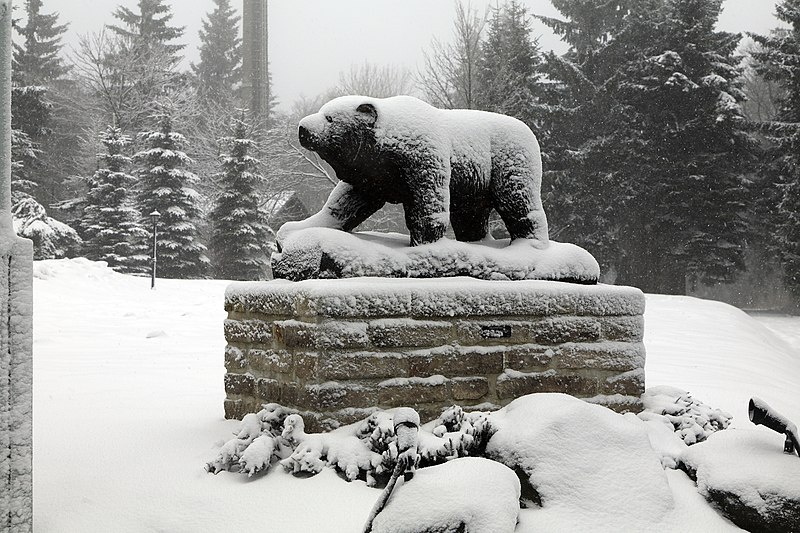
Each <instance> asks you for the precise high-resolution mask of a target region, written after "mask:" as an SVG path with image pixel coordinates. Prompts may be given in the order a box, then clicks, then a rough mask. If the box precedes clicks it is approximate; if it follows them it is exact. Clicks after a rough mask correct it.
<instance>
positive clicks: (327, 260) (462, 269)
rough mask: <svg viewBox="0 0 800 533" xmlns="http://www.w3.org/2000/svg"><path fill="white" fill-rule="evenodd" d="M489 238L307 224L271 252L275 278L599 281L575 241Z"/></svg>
mask: <svg viewBox="0 0 800 533" xmlns="http://www.w3.org/2000/svg"><path fill="white" fill-rule="evenodd" d="M535 244H536V243H535V242H534V241H528V240H525V239H519V240H516V241H514V242H513V243H509V240H508V239H503V240H487V241H481V242H477V243H466V242H458V241H453V240H450V239H442V240H440V241H438V242H436V243H433V244H427V245H422V246H413V247H412V246H409V242H408V236H407V235H400V234H397V233H373V232H364V233H347V232H343V231H339V230H334V229H328V228H307V229H302V230H298V231H295V232H292V233H290V234H289V235H287V236H286V238H285V239H284V242H283V243H282V245H283V247H282V250H281V253H278V254H273V256H272V271H273V275H274V277H276V278H282V279H289V280H292V281H301V280H306V279H320V278H322V279H327V278H353V277H362V276H374V277H383V278H447V277H454V276H470V277H473V278H478V279H487V280H524V279H542V280H555V281H568V282H573V283H585V284H593V283H597V281H598V278H599V276H600V267H599V266H598V264H597V261H596V260H595V259H594V257H592V255H591V254H590V253H589V252H587V251H586V250H584V249H583V248H580V247H579V246H576V245H574V244H566V243H560V242H553V241H551V242H550V243H549V245H548V246H547V247H545V248H538V247H536V246H535Z"/></svg>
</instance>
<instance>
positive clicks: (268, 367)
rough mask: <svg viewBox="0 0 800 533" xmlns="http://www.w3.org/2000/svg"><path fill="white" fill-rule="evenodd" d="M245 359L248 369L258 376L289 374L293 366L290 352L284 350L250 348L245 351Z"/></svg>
mask: <svg viewBox="0 0 800 533" xmlns="http://www.w3.org/2000/svg"><path fill="white" fill-rule="evenodd" d="M246 359H247V365H248V367H249V368H250V371H251V372H254V373H255V374H257V375H260V376H274V375H275V374H290V373H291V372H292V368H293V367H294V361H293V357H292V354H291V352H288V351H286V350H259V349H257V348H251V349H249V350H248V351H247V355H246Z"/></svg>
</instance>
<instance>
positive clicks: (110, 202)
mask: <svg viewBox="0 0 800 533" xmlns="http://www.w3.org/2000/svg"><path fill="white" fill-rule="evenodd" d="M100 142H102V143H103V146H105V148H106V150H107V153H103V154H99V155H98V159H99V162H100V168H99V169H98V170H97V171H96V172H95V173H94V175H93V176H92V177H90V178H87V179H86V182H87V185H88V188H89V190H88V192H87V193H86V201H85V206H84V210H83V217H82V218H81V224H80V225H81V230H82V237H83V242H84V252H85V254H86V257H88V258H89V259H92V260H95V261H105V262H107V263H108V266H109V267H111V268H113V269H115V270H118V271H120V272H145V271H146V270H147V264H148V260H149V258H148V255H147V237H148V235H149V233H148V232H147V230H145V229H144V228H143V227H142V226H141V225H140V224H139V218H140V214H139V212H138V211H137V210H136V209H134V208H133V207H132V206H131V205H130V203H131V199H132V198H131V194H130V189H129V187H130V186H131V185H132V184H133V183H134V181H135V179H134V177H133V176H131V175H130V174H126V173H125V167H127V166H128V165H129V164H130V158H129V157H127V156H125V154H124V151H125V150H126V149H127V147H128V146H129V145H130V143H131V139H130V137H128V136H126V135H123V134H122V132H121V131H120V130H119V129H118V128H114V127H112V126H109V127H108V129H107V130H106V131H105V132H103V133H102V134H101V135H100Z"/></svg>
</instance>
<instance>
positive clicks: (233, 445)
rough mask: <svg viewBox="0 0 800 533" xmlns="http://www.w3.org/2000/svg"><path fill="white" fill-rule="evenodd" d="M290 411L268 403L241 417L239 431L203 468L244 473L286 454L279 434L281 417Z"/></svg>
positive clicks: (267, 464) (264, 467) (280, 432)
mask: <svg viewBox="0 0 800 533" xmlns="http://www.w3.org/2000/svg"><path fill="white" fill-rule="evenodd" d="M293 413H294V411H292V410H290V409H286V408H284V407H281V406H280V405H278V404H276V403H270V404H267V405H265V406H264V408H263V409H262V410H261V411H259V412H257V413H249V414H247V415H245V416H244V418H242V422H241V424H240V425H239V430H238V431H237V432H236V433H235V434H234V435H236V436H235V437H234V438H232V439H231V440H229V441H227V442H226V443H225V444H223V445H222V447H221V448H220V450H219V453H218V454H217V457H216V458H215V459H214V460H213V461H210V462H209V463H207V464H206V471H207V472H211V473H212V474H217V473H219V472H221V471H223V470H227V471H230V472H242V473H245V474H247V475H248V476H252V475H253V474H257V473H258V472H261V471H263V470H267V469H268V468H269V466H270V464H271V463H272V460H273V459H276V458H278V459H280V458H284V457H288V455H289V452H290V451H291V448H290V445H289V442H288V441H287V440H286V439H285V438H284V437H283V436H282V433H283V425H284V420H285V419H286V418H287V417H288V416H297V415H293Z"/></svg>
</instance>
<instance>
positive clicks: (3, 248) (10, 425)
mask: <svg viewBox="0 0 800 533" xmlns="http://www.w3.org/2000/svg"><path fill="white" fill-rule="evenodd" d="M0 131H1V132H2V133H1V134H0V531H8V532H13V533H27V532H30V531H32V530H33V445H32V443H33V416H32V415H33V407H32V400H33V394H32V391H33V359H32V353H33V351H32V349H33V347H32V340H33V338H32V324H33V308H32V284H33V246H32V243H31V242H30V241H29V240H27V239H19V238H17V236H16V235H15V234H14V226H13V223H12V219H11V0H0Z"/></svg>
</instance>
